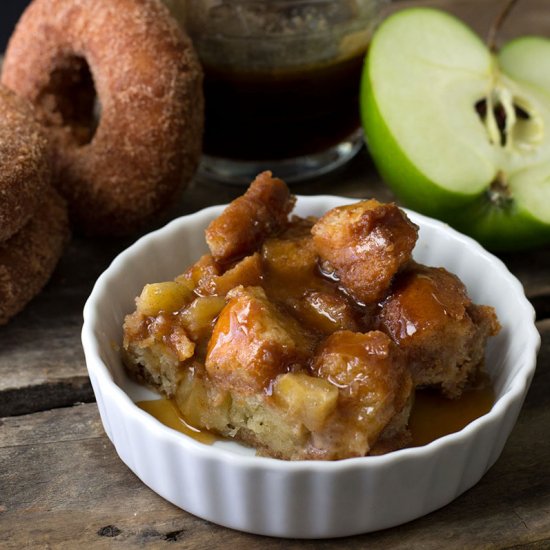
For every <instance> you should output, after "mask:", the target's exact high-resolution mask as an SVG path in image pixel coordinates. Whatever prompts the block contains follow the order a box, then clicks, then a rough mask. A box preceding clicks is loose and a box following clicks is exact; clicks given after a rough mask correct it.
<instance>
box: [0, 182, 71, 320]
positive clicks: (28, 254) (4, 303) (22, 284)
mask: <svg viewBox="0 0 550 550" xmlns="http://www.w3.org/2000/svg"><path fill="white" fill-rule="evenodd" d="M68 239H69V218H68V215H67V208H66V205H65V201H64V200H63V199H62V198H61V196H60V195H59V193H57V192H56V191H55V190H54V189H53V187H51V186H46V187H45V189H44V191H43V193H42V194H41V195H40V208H39V211H37V213H36V214H35V215H34V216H32V217H31V219H30V220H29V221H28V222H27V223H26V224H25V225H24V226H23V228H22V229H20V230H19V231H18V232H17V233H16V234H15V235H13V236H12V237H10V238H9V239H8V240H6V241H4V242H2V243H0V325H3V324H5V323H7V322H8V321H9V320H10V319H11V318H12V317H13V316H14V315H15V314H16V313H19V312H20V311H21V310H22V309H23V308H24V307H25V306H26V305H27V303H28V302H29V301H30V300H31V299H32V298H34V297H35V296H36V295H37V294H38V293H39V292H40V291H41V290H42V288H43V287H44V286H45V284H46V283H47V282H48V280H49V278H50V276H51V274H52V273H53V270H54V269H55V266H56V265H57V262H58V260H59V258H60V257H61V254H62V252H63V249H64V248H65V245H66V243H67V241H68Z"/></svg>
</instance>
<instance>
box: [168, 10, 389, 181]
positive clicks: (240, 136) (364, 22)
mask: <svg viewBox="0 0 550 550" xmlns="http://www.w3.org/2000/svg"><path fill="white" fill-rule="evenodd" d="M172 3H174V0H172ZM385 3H386V0H184V2H183V3H182V4H180V12H182V14H183V17H184V19H185V26H186V29H187V32H188V33H189V34H190V36H191V38H192V40H193V42H194V44H195V47H196V49H197V52H198V54H199V58H200V60H201V62H202V65H203V67H204V73H205V82H204V91H205V108H206V113H205V114H206V130H205V136H204V158H203V162H202V165H201V173H202V175H203V176H206V177H208V178H210V179H216V180H220V181H224V182H228V183H243V184H248V183H250V181H251V179H252V178H253V177H254V176H255V175H256V174H257V173H258V172H261V171H262V170H265V169H270V170H272V171H273V173H274V174H275V175H277V176H278V177H281V178H283V179H286V180H287V181H288V182H295V181H300V180H305V179H309V178H311V177H313V176H316V175H320V174H323V173H325V172H328V171H330V170H332V169H334V168H335V167H337V166H340V165H341V164H343V163H345V162H346V161H347V160H349V159H350V158H351V157H353V155H355V153H356V152H357V151H358V150H359V148H360V147H361V145H362V134H361V131H360V120H359V106H358V95H359V82H360V75H361V70H362V66H363V58H364V55H365V52H366V50H367V46H368V43H369V40H370V37H371V33H372V30H373V27H374V25H375V23H376V22H377V18H378V16H379V13H380V8H381V6H382V5H383V4H385ZM182 8H183V9H182Z"/></svg>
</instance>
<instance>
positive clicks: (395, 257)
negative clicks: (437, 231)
mask: <svg viewBox="0 0 550 550" xmlns="http://www.w3.org/2000/svg"><path fill="white" fill-rule="evenodd" d="M311 232H312V234H313V240H314V243H315V247H316V248H317V251H318V253H319V256H320V257H321V259H322V260H323V261H324V262H325V264H324V265H323V269H324V270H326V271H328V272H330V271H332V270H333V271H334V274H335V275H336V276H337V278H338V279H339V280H340V282H341V284H342V285H343V287H344V288H345V289H346V290H347V291H348V292H349V293H350V294H351V295H352V296H353V297H354V298H355V299H356V300H358V301H359V302H363V303H369V302H374V301H377V300H380V299H381V298H383V297H384V296H385V294H386V292H387V290H388V288H389V286H390V284H391V281H392V279H393V277H394V275H395V274H396V273H397V272H398V271H399V269H401V267H402V266H403V265H405V264H406V263H407V262H408V261H409V260H410V259H411V252H412V249H413V248H414V244H415V242H416V238H417V232H418V228H417V227H416V226H415V225H414V224H413V223H412V222H410V221H409V220H408V218H407V217H406V216H405V214H404V213H403V212H402V211H401V210H400V209H399V208H397V206H395V204H381V203H379V202H378V201H376V200H368V201H362V202H359V203H357V204H353V205H350V206H341V207H339V208H333V209H332V210H330V211H329V212H327V213H326V214H325V215H324V216H323V217H322V218H321V219H320V220H319V221H318V222H317V223H316V224H315V225H314V226H313V228H312V230H311Z"/></svg>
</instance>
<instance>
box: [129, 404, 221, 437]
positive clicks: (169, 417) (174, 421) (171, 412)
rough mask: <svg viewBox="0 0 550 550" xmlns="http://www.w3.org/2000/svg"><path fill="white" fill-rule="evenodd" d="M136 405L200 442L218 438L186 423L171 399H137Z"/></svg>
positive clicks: (166, 424)
mask: <svg viewBox="0 0 550 550" xmlns="http://www.w3.org/2000/svg"><path fill="white" fill-rule="evenodd" d="M136 405H137V406H138V407H139V408H140V409H141V410H143V411H145V412H146V413H149V414H150V415H151V416H153V417H155V418H156V419H157V420H158V421H159V422H162V423H163V424H164V425H165V426H168V427H169V428H172V429H173V430H177V431H178V432H181V433H183V434H185V435H187V436H188V437H191V438H193V439H195V440H196V441H199V442H200V443H204V444H206V445H211V444H212V443H214V441H216V439H218V436H216V435H214V434H212V433H210V432H207V431H204V430H199V429H197V428H195V427H193V426H191V425H190V424H188V423H187V422H186V421H185V419H184V418H183V416H182V415H181V413H180V411H179V410H178V408H177V406H176V404H175V403H174V402H173V401H172V400H171V399H165V398H163V399H152V400H146V401H138V402H137V403H136Z"/></svg>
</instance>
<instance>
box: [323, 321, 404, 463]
mask: <svg viewBox="0 0 550 550" xmlns="http://www.w3.org/2000/svg"><path fill="white" fill-rule="evenodd" d="M313 371H314V373H315V374H316V375H317V376H319V377H321V378H324V379H326V380H328V381H329V382H331V383H332V384H334V386H336V387H337V388H339V389H340V400H341V403H342V405H343V406H345V407H347V415H352V416H354V419H355V420H354V423H355V424H356V426H358V427H359V433H358V436H357V437H358V438H360V440H361V445H363V446H364V449H363V451H362V452H361V453H360V454H366V453H367V452H368V450H369V449H370V447H371V446H372V445H373V444H374V442H375V441H376V439H377V438H378V436H379V435H380V433H381V432H382V430H383V429H384V428H385V427H386V426H387V425H388V423H389V422H390V421H391V420H392V418H393V417H394V416H395V415H396V414H397V413H399V412H400V411H401V410H402V409H403V408H404V407H405V405H406V404H407V402H408V401H409V399H410V397H411V392H412V389H413V385H412V381H411V376H410V373H409V371H408V369H407V367H406V364H405V360H404V356H403V354H402V353H401V352H400V350H399V349H398V348H397V346H396V345H395V344H394V343H393V342H392V341H391V340H390V339H389V338H388V337H387V336H386V335H385V334H383V333H382V332H379V331H373V332H368V333H366V334H363V333H358V332H350V331H340V332H335V333H334V334H331V335H330V336H329V337H328V338H327V339H326V340H325V342H324V344H323V345H322V346H321V348H320V350H319V351H318V352H317V354H316V357H315V359H314V362H313ZM405 425H406V419H405ZM403 427H404V426H401V428H403ZM356 443H358V442H356Z"/></svg>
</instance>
